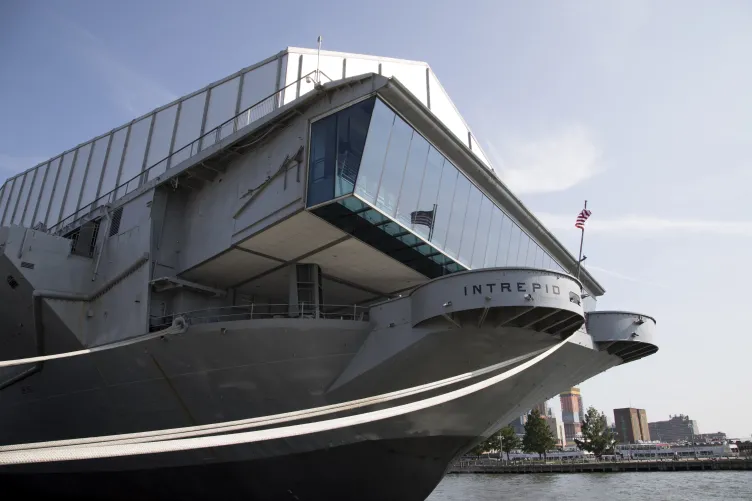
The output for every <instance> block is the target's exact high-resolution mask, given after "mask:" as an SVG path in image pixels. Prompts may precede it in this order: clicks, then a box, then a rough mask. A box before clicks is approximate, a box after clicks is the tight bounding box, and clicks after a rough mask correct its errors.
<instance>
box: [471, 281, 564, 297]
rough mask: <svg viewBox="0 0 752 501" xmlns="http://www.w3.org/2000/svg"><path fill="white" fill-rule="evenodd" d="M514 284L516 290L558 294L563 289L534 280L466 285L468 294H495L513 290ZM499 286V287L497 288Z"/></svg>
mask: <svg viewBox="0 0 752 501" xmlns="http://www.w3.org/2000/svg"><path fill="white" fill-rule="evenodd" d="M512 286H514V287H515V289H514V290H515V292H528V291H531V292H538V291H546V293H548V294H554V295H556V296H558V295H560V294H561V289H559V286H558V285H549V284H540V283H538V282H532V283H530V284H526V283H525V282H515V283H512V282H500V283H490V284H473V285H466V286H465V287H464V290H465V295H466V296H474V295H476V294H493V293H494V292H496V291H499V292H512ZM496 287H498V289H496Z"/></svg>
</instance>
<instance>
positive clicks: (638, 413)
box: [614, 407, 650, 444]
mask: <svg viewBox="0 0 752 501" xmlns="http://www.w3.org/2000/svg"><path fill="white" fill-rule="evenodd" d="M614 426H615V430H616V436H617V439H618V440H619V441H620V442H621V443H624V444H634V443H637V442H649V441H650V430H649V428H648V418H647V414H646V413H645V409H634V408H632V407H626V408H623V409H614Z"/></svg>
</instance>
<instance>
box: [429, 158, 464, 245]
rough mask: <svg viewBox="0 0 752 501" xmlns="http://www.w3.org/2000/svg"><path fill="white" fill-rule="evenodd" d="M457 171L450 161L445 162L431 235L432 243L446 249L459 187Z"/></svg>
mask: <svg viewBox="0 0 752 501" xmlns="http://www.w3.org/2000/svg"><path fill="white" fill-rule="evenodd" d="M458 175H459V173H458V171H457V169H456V168H455V167H454V165H452V164H451V163H450V162H449V160H447V161H445V162H444V167H443V169H442V170H441V184H440V185H439V196H438V197H437V198H436V213H435V216H434V221H435V223H434V228H433V234H432V235H431V239H430V240H431V242H432V243H433V244H434V245H435V246H436V247H439V248H443V247H444V242H445V241H446V236H447V230H448V229H449V219H450V217H451V215H452V200H453V199H454V188H455V186H456V185H457V176H458Z"/></svg>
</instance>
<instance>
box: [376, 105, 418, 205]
mask: <svg viewBox="0 0 752 501" xmlns="http://www.w3.org/2000/svg"><path fill="white" fill-rule="evenodd" d="M413 133H414V131H413V128H412V127H410V126H409V125H408V124H407V122H405V121H404V120H402V119H401V118H400V117H395V119H394V126H393V127H392V136H391V138H390V140H389V148H388V149H387V152H386V158H385V159H384V172H382V174H381V184H380V186H379V194H378V196H377V197H376V207H378V208H379V209H381V210H382V211H384V213H385V214H387V215H389V216H391V217H394V214H395V212H396V210H397V198H398V197H399V193H400V186H401V184H402V176H403V174H404V172H405V164H406V163H407V153H408V151H409V150H410V142H411V140H412V137H413Z"/></svg>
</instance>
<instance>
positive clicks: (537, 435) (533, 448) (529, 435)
mask: <svg viewBox="0 0 752 501" xmlns="http://www.w3.org/2000/svg"><path fill="white" fill-rule="evenodd" d="M554 447H556V437H554V434H553V433H552V432H551V429H550V428H549V427H548V423H546V420H545V419H544V418H543V417H541V415H540V412H539V411H538V409H533V410H532V411H531V412H530V414H528V415H527V423H525V436H524V437H523V439H522V448H523V449H524V450H525V452H537V453H538V456H539V457H540V456H543V459H546V452H548V451H549V450H551V449H553V448H554Z"/></svg>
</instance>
